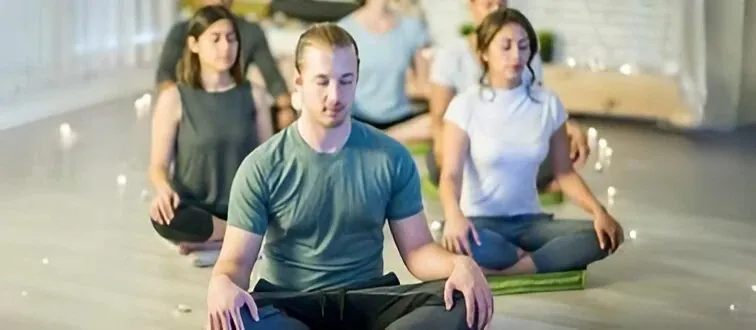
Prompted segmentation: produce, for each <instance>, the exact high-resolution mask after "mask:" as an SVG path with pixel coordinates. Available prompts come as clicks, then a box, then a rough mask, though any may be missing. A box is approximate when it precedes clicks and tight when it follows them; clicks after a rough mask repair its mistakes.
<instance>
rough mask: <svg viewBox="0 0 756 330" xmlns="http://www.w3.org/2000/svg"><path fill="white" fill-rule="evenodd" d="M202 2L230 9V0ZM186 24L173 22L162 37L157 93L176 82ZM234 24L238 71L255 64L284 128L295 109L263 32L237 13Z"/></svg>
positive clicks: (279, 122) (244, 70)
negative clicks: (239, 65) (239, 63)
mask: <svg viewBox="0 0 756 330" xmlns="http://www.w3.org/2000/svg"><path fill="white" fill-rule="evenodd" d="M202 4H203V5H205V6H210V5H223V6H226V7H227V8H230V7H231V5H232V4H233V0H202ZM188 24H189V22H188V21H181V22H178V23H176V24H175V25H174V26H173V27H172V28H171V31H170V32H169V33H168V37H166V39H165V43H164V44H163V49H162V51H161V53H160V61H159V63H158V68H157V77H156V79H157V84H158V92H162V91H164V90H166V89H167V88H168V87H171V86H173V85H175V84H176V80H177V77H176V65H177V64H178V62H179V60H180V59H181V55H182V54H183V53H184V47H185V45H186V36H187V32H188V31H187V29H188V27H189V26H188ZM236 24H237V26H238V27H239V31H238V32H237V33H238V34H239V36H240V39H241V40H240V46H239V47H240V50H239V60H240V62H241V65H242V72H243V73H246V72H247V69H248V68H249V66H250V65H251V64H257V66H258V68H259V69H260V73H262V76H263V79H265V85H266V86H267V88H268V92H269V93H270V94H271V95H273V97H274V98H276V104H275V106H276V108H277V110H278V111H277V113H276V116H275V117H276V119H275V120H276V123H275V124H276V127H277V128H279V129H280V128H283V127H286V126H288V125H289V124H290V123H291V122H293V121H294V119H295V118H296V112H295V111H294V109H292V107H291V98H290V96H289V90H288V87H287V86H286V81H285V80H284V79H283V77H282V76H281V73H280V72H279V70H278V65H277V63H276V60H275V58H273V55H272V54H271V53H270V49H269V48H268V41H267V40H266V38H265V32H264V31H263V30H262V28H260V26H259V25H257V24H256V23H253V22H250V21H247V20H246V19H244V18H243V17H239V16H237V17H236Z"/></svg>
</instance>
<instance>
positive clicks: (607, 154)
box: [604, 148, 614, 157]
mask: <svg viewBox="0 0 756 330" xmlns="http://www.w3.org/2000/svg"><path fill="white" fill-rule="evenodd" d="M604 153H605V155H606V157H612V154H613V153H614V150H613V149H612V148H606V150H604Z"/></svg>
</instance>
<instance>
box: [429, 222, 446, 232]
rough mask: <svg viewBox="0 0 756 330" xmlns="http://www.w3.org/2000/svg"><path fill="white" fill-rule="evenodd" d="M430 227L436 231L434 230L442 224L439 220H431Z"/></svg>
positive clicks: (438, 228) (439, 228)
mask: <svg viewBox="0 0 756 330" xmlns="http://www.w3.org/2000/svg"><path fill="white" fill-rule="evenodd" d="M430 227H431V230H434V231H436V230H441V227H443V225H442V224H441V221H433V222H431V226H430Z"/></svg>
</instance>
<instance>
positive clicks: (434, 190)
mask: <svg viewBox="0 0 756 330" xmlns="http://www.w3.org/2000/svg"><path fill="white" fill-rule="evenodd" d="M420 180H421V181H420V184H421V187H422V192H423V195H424V196H426V197H428V198H433V199H438V187H436V186H435V185H433V182H431V180H430V178H428V175H427V174H426V175H423V177H422V178H421V179H420ZM538 199H539V200H540V202H541V205H543V206H550V205H559V204H562V203H563V202H564V194H563V193H561V192H546V193H541V194H539V195H538Z"/></svg>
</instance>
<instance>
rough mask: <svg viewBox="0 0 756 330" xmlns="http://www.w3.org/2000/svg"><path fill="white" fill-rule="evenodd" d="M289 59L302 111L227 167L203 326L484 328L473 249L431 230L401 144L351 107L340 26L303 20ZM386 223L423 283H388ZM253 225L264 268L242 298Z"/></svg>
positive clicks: (486, 312) (487, 295) (351, 72)
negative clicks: (232, 171) (456, 248)
mask: <svg viewBox="0 0 756 330" xmlns="http://www.w3.org/2000/svg"><path fill="white" fill-rule="evenodd" d="M295 61H296V76H295V82H296V85H297V86H298V88H297V89H298V91H299V93H300V94H301V95H302V105H303V106H302V114H301V117H300V118H299V120H298V121H296V122H295V123H294V124H293V125H290V126H289V127H287V128H286V129H284V130H283V131H282V132H280V133H278V134H277V135H275V136H274V137H272V138H271V139H269V140H268V141H267V142H265V143H264V144H263V145H261V146H260V147H259V148H257V149H256V150H255V151H253V152H252V153H251V154H250V155H249V156H248V157H247V158H246V159H245V160H244V162H243V163H242V165H241V166H240V168H239V171H238V172H237V174H236V177H235V178H234V182H233V184H232V188H231V202H230V205H229V214H228V217H229V220H228V223H229V227H228V228H227V230H226V236H225V242H224V244H223V248H222V250H221V254H220V257H219V260H218V262H217V264H216V266H215V269H214V270H213V275H212V278H211V280H210V285H209V288H208V312H209V315H208V321H209V323H210V324H209V328H211V329H239V328H240V327H242V326H243V328H244V329H246V330H251V329H308V328H309V329H469V328H476V329H478V328H483V327H485V326H486V325H488V324H489V322H490V320H491V317H492V313H493V310H492V308H493V307H492V303H493V302H492V297H491V291H490V289H489V287H488V284H487V282H486V279H485V277H484V276H483V274H482V272H481V271H480V269H479V268H478V267H477V266H476V265H475V262H474V261H473V260H472V259H470V258H469V257H466V256H457V255H454V254H452V253H450V252H447V251H445V250H444V249H443V248H442V247H441V246H439V245H437V244H435V243H434V242H433V241H432V239H431V234H430V230H429V229H428V225H427V222H426V219H425V216H424V214H423V204H422V200H421V196H420V180H419V178H418V172H417V168H416V166H415V164H414V162H413V160H412V158H411V156H410V155H409V153H408V151H407V150H406V149H405V148H404V147H403V146H402V145H401V144H399V143H398V142H396V141H395V140H393V139H391V138H389V137H388V136H386V135H384V134H383V133H381V132H380V131H378V130H376V129H375V128H372V127H370V126H368V125H365V124H362V123H359V122H356V121H352V120H351V118H350V115H351V113H350V109H351V103H352V101H353V99H354V93H355V85H356V82H357V63H358V49H357V46H356V44H355V43H354V40H353V39H352V37H351V36H350V35H349V34H348V33H347V32H346V31H345V30H343V29H342V28H340V27H338V26H337V25H334V24H330V23H321V24H315V25H313V26H312V27H310V28H309V29H308V30H307V31H306V32H304V33H303V34H302V36H301V37H300V40H299V42H298V44H297V50H296V53H295ZM386 220H388V223H389V227H390V229H391V232H392V235H393V237H394V240H395V241H396V245H397V248H398V250H399V253H400V255H401V256H402V259H403V260H404V264H405V265H406V266H407V268H408V269H409V271H410V272H411V273H412V274H413V275H414V276H415V277H416V278H418V279H420V280H421V281H427V282H425V283H420V284H415V285H399V283H398V280H397V279H396V277H395V276H392V275H388V276H382V275H383V245H384V237H383V226H384V223H385V222H386ZM264 235H265V240H266V244H265V249H264V253H265V257H266V259H267V267H266V268H265V270H264V272H263V274H262V278H263V279H262V280H261V281H260V283H258V284H257V286H256V287H255V289H254V290H253V292H252V293H251V295H250V294H249V293H247V291H246V289H247V288H248V287H249V284H250V283H249V281H250V280H249V278H250V273H251V271H252V268H253V266H254V265H255V261H256V260H257V256H258V253H259V252H260V246H261V243H262V239H263V236H264ZM443 279H447V280H446V281H443ZM454 290H458V291H461V295H459V294H458V295H455V294H453V292H454Z"/></svg>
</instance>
